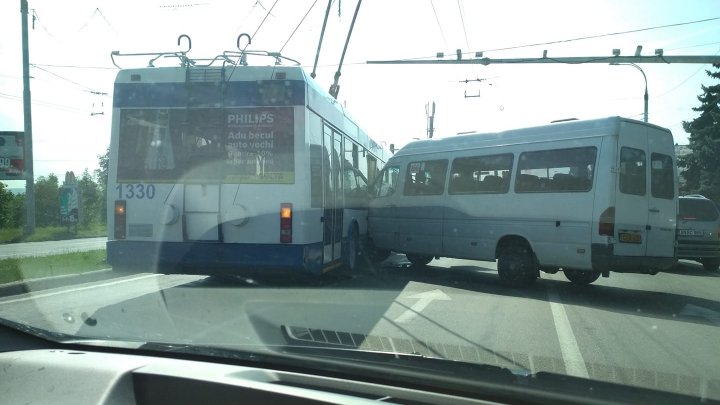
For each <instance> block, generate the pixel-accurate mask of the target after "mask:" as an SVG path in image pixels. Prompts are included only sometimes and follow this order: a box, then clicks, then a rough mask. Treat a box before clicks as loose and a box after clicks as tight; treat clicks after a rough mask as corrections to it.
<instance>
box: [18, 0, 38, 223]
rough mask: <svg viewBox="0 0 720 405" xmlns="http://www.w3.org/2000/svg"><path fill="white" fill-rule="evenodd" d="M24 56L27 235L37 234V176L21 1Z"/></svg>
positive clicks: (25, 11)
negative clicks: (34, 161) (34, 168)
mask: <svg viewBox="0 0 720 405" xmlns="http://www.w3.org/2000/svg"><path fill="white" fill-rule="evenodd" d="M20 16H21V18H22V56H23V111H24V114H23V118H24V121H25V142H24V150H25V156H24V165H25V214H26V219H25V230H24V232H25V234H26V235H32V234H33V233H35V176H34V174H33V173H34V171H33V143H32V114H31V113H30V111H31V110H30V105H31V103H30V52H29V48H28V2H27V0H20Z"/></svg>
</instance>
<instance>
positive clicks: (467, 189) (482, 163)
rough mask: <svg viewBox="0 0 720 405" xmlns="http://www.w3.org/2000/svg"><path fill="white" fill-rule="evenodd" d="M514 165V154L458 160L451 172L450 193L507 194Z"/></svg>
mask: <svg viewBox="0 0 720 405" xmlns="http://www.w3.org/2000/svg"><path fill="white" fill-rule="evenodd" d="M512 164H513V154H512V153H506V154H502V155H492V156H474V157H467V158H457V159H455V160H453V163H452V169H451V170H450V184H449V185H448V193H449V194H477V193H507V192H508V189H509V188H510V173H511V171H512Z"/></svg>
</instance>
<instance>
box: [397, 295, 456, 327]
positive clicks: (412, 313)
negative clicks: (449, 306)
mask: <svg viewBox="0 0 720 405" xmlns="http://www.w3.org/2000/svg"><path fill="white" fill-rule="evenodd" d="M403 298H413V299H416V300H418V301H417V302H416V303H415V304H413V306H411V307H410V308H408V309H407V310H406V311H405V312H403V313H402V314H400V316H398V317H397V318H395V322H397V323H406V322H410V321H412V320H413V319H415V317H417V316H418V314H420V312H422V310H423V309H425V307H427V306H428V305H430V303H431V302H433V301H435V300H440V301H450V300H451V298H450V297H448V295H447V294H445V293H444V292H442V291H440V290H438V289H435V290H432V291H425V292H421V293H417V294H413V295H408V296H405V297H403Z"/></svg>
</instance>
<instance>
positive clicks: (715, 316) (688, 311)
mask: <svg viewBox="0 0 720 405" xmlns="http://www.w3.org/2000/svg"><path fill="white" fill-rule="evenodd" d="M680 316H699V317H701V318H705V319H707V320H709V321H710V322H712V323H714V324H716V325H720V312H718V311H713V310H712V309H709V308H705V307H701V306H699V305H693V304H687V305H685V307H683V310H682V311H680Z"/></svg>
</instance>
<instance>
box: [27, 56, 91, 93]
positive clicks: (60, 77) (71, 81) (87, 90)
mask: <svg viewBox="0 0 720 405" xmlns="http://www.w3.org/2000/svg"><path fill="white" fill-rule="evenodd" d="M30 66H32V67H34V68H35V69H39V70H42V71H43V72H45V73H48V74H51V75H53V76H55V77H57V78H58V79H61V80H64V81H66V82H68V83H72V84H74V85H76V86H78V87H80V88H82V89H83V91H86V92H88V93H93V94H101V93H102V92H99V91H96V90H94V89H92V88H90V87H88V86H85V85H84V84H81V83H78V82H76V81H74V80H71V79H68V78H67V77H63V76H60V75H59V74H57V73H54V72H51V71H49V70H47V69H45V68H42V67H40V66H37V65H35V64H33V63H31V64H30Z"/></svg>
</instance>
